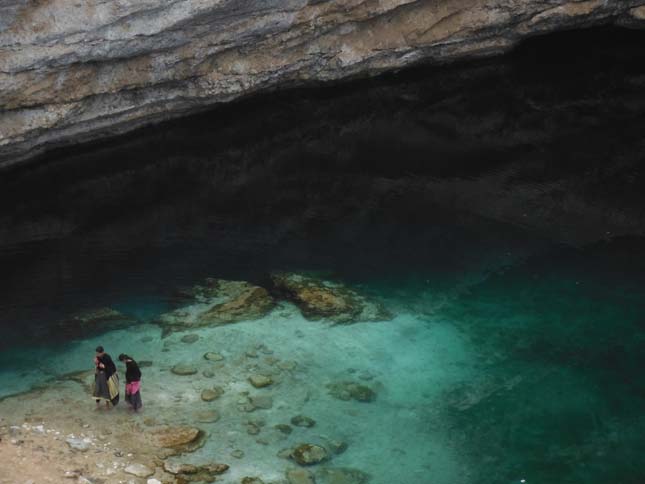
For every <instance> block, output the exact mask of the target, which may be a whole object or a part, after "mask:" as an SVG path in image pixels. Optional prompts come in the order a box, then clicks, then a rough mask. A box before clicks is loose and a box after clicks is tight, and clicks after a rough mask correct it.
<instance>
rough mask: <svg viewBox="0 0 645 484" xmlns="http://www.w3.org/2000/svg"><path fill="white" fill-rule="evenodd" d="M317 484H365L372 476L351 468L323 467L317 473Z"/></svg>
mask: <svg viewBox="0 0 645 484" xmlns="http://www.w3.org/2000/svg"><path fill="white" fill-rule="evenodd" d="M315 477H316V484H365V483H367V482H369V480H370V476H369V474H366V473H365V472H363V471H360V470H358V469H352V468H349V467H321V468H320V469H317V470H316V473H315Z"/></svg>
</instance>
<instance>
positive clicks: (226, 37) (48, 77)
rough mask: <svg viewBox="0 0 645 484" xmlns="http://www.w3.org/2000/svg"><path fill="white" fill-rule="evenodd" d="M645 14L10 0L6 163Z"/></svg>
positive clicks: (179, 0) (3, 52)
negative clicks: (252, 99) (218, 108)
mask: <svg viewBox="0 0 645 484" xmlns="http://www.w3.org/2000/svg"><path fill="white" fill-rule="evenodd" d="M598 24H619V25H624V26H629V27H633V28H638V27H642V26H643V25H644V24H645V0H625V1H613V2H607V1H603V0H584V1H564V0H440V1H437V0H342V1H340V0H327V1H325V0H279V1H278V0H163V1H162V0H136V1H135V0H119V1H105V0H87V1H83V2H73V1H70V0H38V1H25V0H8V1H7V0H5V1H4V2H2V4H0V168H2V167H8V166H10V165H14V164H16V163H19V162H21V161H23V160H26V159H29V158H33V157H34V155H36V154H38V153H40V152H42V151H43V150H45V149H47V148H51V147H56V146H61V145H69V144H75V143H79V142H83V141H87V140H92V139H97V138H102V137H106V136H112V135H115V134H119V133H124V132H127V131H131V130H133V129H135V128H137V127H140V126H143V125H147V124H152V123H156V122H159V121H161V120H165V119H168V118H173V117H178V116H181V115H184V114H187V113H191V112H196V111H199V110H203V109H205V108H207V107H209V106H211V105H213V104H216V103H221V102H227V101H230V100H233V99H236V98H239V97H241V96H245V95H248V94H251V93H255V92H260V91H267V90H272V89H279V88H284V87H292V86H296V85H303V84H304V85H308V84H311V83H319V82H328V81H335V80H339V79H347V78H352V77H359V76H369V75H374V74H378V73H382V72H384V71H388V70H396V69H399V68H402V67H405V66H408V65H412V64H415V63H419V62H435V63H439V62H448V61H452V60H455V59H464V58H473V57H482V56H490V55H494V54H498V53H500V52H503V51H505V50H507V49H509V48H510V47H512V46H513V45H515V44H516V43H517V42H518V41H520V40H521V39H523V38H526V37H530V36H533V35H537V34H542V33H546V32H551V31H556V30H563V29H571V28H581V27H587V26H591V25H598Z"/></svg>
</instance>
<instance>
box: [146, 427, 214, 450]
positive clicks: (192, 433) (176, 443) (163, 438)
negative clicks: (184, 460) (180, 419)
mask: <svg viewBox="0 0 645 484" xmlns="http://www.w3.org/2000/svg"><path fill="white" fill-rule="evenodd" d="M152 435H153V439H154V442H155V443H156V444H157V445H158V446H160V447H166V448H172V449H175V450H178V451H180V452H192V451H193V450H196V449H198V448H199V447H201V446H202V445H203V441H204V438H205V433H204V432H203V431H202V430H201V429H198V428H197V427H189V426H178V427H165V428H162V429H157V430H154V431H153V432H152Z"/></svg>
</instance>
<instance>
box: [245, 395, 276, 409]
mask: <svg viewBox="0 0 645 484" xmlns="http://www.w3.org/2000/svg"><path fill="white" fill-rule="evenodd" d="M249 401H250V403H251V405H252V406H253V408H260V409H263V410H268V409H270V408H271V407H273V398H272V397H271V396H269V395H253V396H250V397H249Z"/></svg>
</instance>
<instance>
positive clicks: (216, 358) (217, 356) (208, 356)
mask: <svg viewBox="0 0 645 484" xmlns="http://www.w3.org/2000/svg"><path fill="white" fill-rule="evenodd" d="M204 359H206V360H208V361H222V360H223V359H224V357H223V356H222V355H220V354H219V353H213V352H212V351H209V352H208V353H205V354H204Z"/></svg>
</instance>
